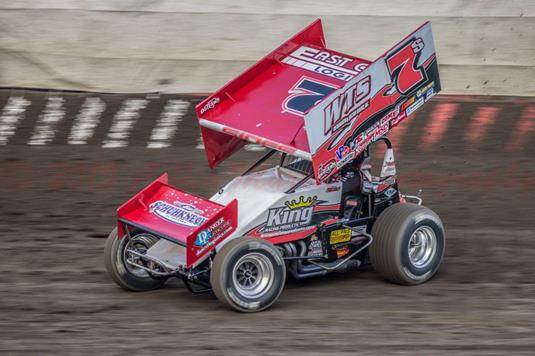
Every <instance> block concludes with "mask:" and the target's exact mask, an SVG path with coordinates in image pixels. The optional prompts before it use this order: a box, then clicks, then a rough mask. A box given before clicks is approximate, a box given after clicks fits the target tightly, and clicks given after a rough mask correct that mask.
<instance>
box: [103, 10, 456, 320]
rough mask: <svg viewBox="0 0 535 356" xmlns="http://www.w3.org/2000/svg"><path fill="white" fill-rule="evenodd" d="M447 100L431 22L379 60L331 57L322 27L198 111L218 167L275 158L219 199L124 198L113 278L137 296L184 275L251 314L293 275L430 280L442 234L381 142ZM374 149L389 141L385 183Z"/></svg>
mask: <svg viewBox="0 0 535 356" xmlns="http://www.w3.org/2000/svg"><path fill="white" fill-rule="evenodd" d="M439 91H440V80H439V75H438V64H437V59H436V54H435V48H434V43H433V36H432V32H431V24H430V23H425V24H423V25H422V26H421V27H420V28H418V29H417V30H416V31H414V32H413V33H411V34H410V35H409V36H407V37H406V38H404V39H403V40H402V41H401V42H399V43H398V44H396V45H395V46H394V47H393V48H392V49H390V50H388V51H387V52H386V53H385V54H384V55H382V56H380V57H379V58H378V59H376V60H375V61H373V62H370V61H368V60H365V59H361V58H358V57H354V56H350V55H347V54H343V53H340V52H336V51H333V50H330V49H327V48H325V39H324V36H323V29H322V25H321V21H320V20H316V21H315V22H313V23H312V24H311V25H309V26H308V27H307V28H305V29H304V30H302V31H301V32H299V33H298V34H297V35H295V36H294V37H292V38H291V39H289V40H288V41H286V42H284V43H283V44H282V45H281V46H280V47H278V48H277V49H275V50H274V51H273V52H271V53H270V54H268V55H267V56H266V57H264V58H263V59H261V60H260V61H259V62H257V63H256V64H254V65H253V66H252V67H250V68H249V69H248V70H246V71H245V72H244V73H242V74H241V75H240V76H238V77H237V78H235V79H234V80H232V81H231V82H229V83H228V84H226V85H225V86H224V87H223V88H221V89H220V90H218V91H217V92H216V93H214V94H213V95H211V96H210V97H208V98H207V99H205V100H204V101H203V102H201V103H200V104H199V105H198V106H197V107H196V111H197V115H198V117H199V124H200V127H201V133H202V138H203V141H204V146H205V150H206V156H207V159H208V164H209V166H210V167H214V166H216V165H218V164H219V163H221V162H222V161H224V160H225V159H227V158H229V157H230V156H231V155H232V154H234V153H235V152H237V151H238V150H239V149H240V148H242V147H243V146H244V145H245V144H246V143H249V142H253V143H255V144H258V145H262V146H265V147H267V148H269V149H270V151H269V152H268V153H267V154H266V155H265V156H264V157H263V158H261V159H260V160H259V161H258V162H256V163H255V164H254V165H253V166H252V167H251V168H250V169H248V170H247V171H246V172H244V173H243V174H242V175H241V176H239V177H236V178H234V179H233V180H231V181H230V182H229V183H228V184H227V185H226V186H224V187H223V188H221V189H220V190H219V191H218V192H217V193H216V194H215V195H214V196H212V197H211V198H210V199H205V198H201V197H197V196H195V195H192V194H189V193H186V192H184V191H181V190H179V189H177V188H174V187H171V186H170V185H168V182H167V175H166V174H164V175H163V176H161V177H160V178H158V179H157V180H155V181H154V182H152V183H151V184H150V185H148V186H147V187H146V188H144V189H143V190H142V191H140V192H139V193H138V194H136V195H135V196H134V197H132V198H131V199H130V200H128V201H127V202H126V203H124V204H123V205H122V206H121V207H120V208H119V209H118V210H117V218H118V221H117V228H116V229H115V230H114V231H113V232H112V233H111V234H110V236H109V238H108V240H107V243H106V249H105V258H106V267H107V270H108V272H109V274H110V275H111V277H112V278H113V279H114V280H115V282H117V284H119V285H120V286H121V287H123V288H125V289H128V290H134V291H143V290H151V289H155V288H159V287H161V286H162V285H163V284H164V283H165V281H166V279H168V278H170V277H179V278H182V279H183V281H184V284H185V285H186V287H187V288H188V289H189V290H190V291H192V292H197V293H198V292H206V291H211V290H213V292H214V293H215V295H216V296H217V298H218V299H219V300H220V301H222V302H223V303H225V304H227V305H229V306H230V307H232V308H234V309H236V310H239V311H244V312H253V311H260V310H264V309H266V308H268V307H269V306H271V305H272V304H273V303H274V302H275V301H276V300H277V298H278V297H279V295H280V294H281V292H282V289H283V287H284V284H285V280H286V276H287V274H290V275H291V276H293V277H294V278H308V277H315V276H323V275H326V274H328V273H331V272H340V271H345V270H348V269H353V268H359V267H360V266H363V265H366V264H369V263H371V264H372V265H373V267H374V268H375V270H376V271H377V272H378V273H379V274H380V275H382V276H383V277H384V278H386V279H387V280H389V281H391V282H394V283H399V284H404V285H414V284H420V283H423V282H425V281H427V280H428V279H429V278H431V277H432V276H433V275H434V274H435V272H436V271H437V269H438V268H439V265H440V263H441V260H442V256H443V253H444V246H445V234H444V228H443V225H442V222H441V220H440V218H439V217H438V216H437V215H436V214H435V213H434V212H432V211H431V210H429V209H428V208H425V207H423V206H421V205H420V204H421V199H420V198H418V197H409V196H404V195H402V194H400V192H399V189H398V185H397V178H396V167H395V162H394V155H393V149H392V145H391V143H390V141H389V140H388V139H387V138H386V135H387V134H388V132H389V130H390V129H392V128H393V127H395V126H396V125H398V124H399V123H400V122H401V121H402V120H404V119H406V118H407V117H408V116H409V115H410V114H411V113H412V112H414V111H415V110H416V109H418V108H419V107H420V106H422V105H423V104H424V103H425V102H426V101H428V100H429V99H430V98H431V97H432V96H434V95H435V94H436V93H438V92H439ZM372 144H373V145H379V144H385V145H386V150H385V156H384V160H383V164H382V167H381V170H380V173H379V175H378V176H375V175H373V174H372V170H371V168H372V167H371V164H370V162H371V154H370V147H371V146H372ZM274 156H276V157H278V159H277V160H276V162H274V163H273V164H272V165H271V166H270V168H267V169H262V170H260V169H259V168H260V166H261V165H263V166H264V168H265V165H266V163H268V162H270V161H274V160H275V157H274Z"/></svg>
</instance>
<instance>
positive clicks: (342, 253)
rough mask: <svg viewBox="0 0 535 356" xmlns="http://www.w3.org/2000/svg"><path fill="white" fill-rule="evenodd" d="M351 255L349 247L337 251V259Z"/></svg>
mask: <svg viewBox="0 0 535 356" xmlns="http://www.w3.org/2000/svg"><path fill="white" fill-rule="evenodd" d="M348 253H349V246H343V247H340V248H338V249H336V258H340V257H344V256H345V255H347V254H348Z"/></svg>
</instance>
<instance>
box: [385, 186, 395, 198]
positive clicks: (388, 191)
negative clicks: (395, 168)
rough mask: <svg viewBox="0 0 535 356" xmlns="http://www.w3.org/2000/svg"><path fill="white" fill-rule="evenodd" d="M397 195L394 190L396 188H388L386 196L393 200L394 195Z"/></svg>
mask: <svg viewBox="0 0 535 356" xmlns="http://www.w3.org/2000/svg"><path fill="white" fill-rule="evenodd" d="M396 193H397V190H396V189H394V188H388V189H387V190H386V191H385V195H386V196H387V197H389V198H391V197H392V196H393V195H394V194H396Z"/></svg>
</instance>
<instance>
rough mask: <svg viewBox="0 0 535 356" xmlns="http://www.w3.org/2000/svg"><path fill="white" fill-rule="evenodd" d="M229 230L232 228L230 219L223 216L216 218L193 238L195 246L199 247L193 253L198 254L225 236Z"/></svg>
mask: <svg viewBox="0 0 535 356" xmlns="http://www.w3.org/2000/svg"><path fill="white" fill-rule="evenodd" d="M230 230H232V224H231V222H230V220H227V219H225V218H223V217H221V218H219V219H217V220H216V221H215V222H214V223H213V224H211V225H210V226H208V228H206V229H204V230H202V231H201V232H199V233H198V234H197V238H196V239H195V246H197V247H201V249H199V250H197V251H196V252H195V254H196V255H197V256H199V255H200V254H202V253H203V252H204V251H206V250H207V249H209V248H210V247H211V246H213V245H214V244H215V243H216V242H217V241H219V240H221V239H222V238H223V237H225V236H226V235H227V234H228V233H229V232H230Z"/></svg>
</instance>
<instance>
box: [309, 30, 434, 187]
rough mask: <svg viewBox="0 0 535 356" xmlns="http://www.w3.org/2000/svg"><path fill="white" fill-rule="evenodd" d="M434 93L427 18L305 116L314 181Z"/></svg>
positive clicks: (431, 48) (358, 150)
mask: <svg viewBox="0 0 535 356" xmlns="http://www.w3.org/2000/svg"><path fill="white" fill-rule="evenodd" d="M439 91H440V79H439V75H438V65H437V61H436V54H435V47H434V43H433V35H432V31H431V24H430V23H429V22H427V23H425V24H424V25H422V26H421V27H420V28H419V29H418V30H416V31H415V32H413V33H412V34H411V35H409V36H408V37H406V38H405V39H404V40H402V41H401V42H400V43H398V44H397V45H396V46H394V47H393V48H392V49H390V50H389V51H388V52H386V53H385V54H384V55H383V56H381V57H379V58H378V59H377V60H376V61H374V62H373V63H372V64H371V65H369V66H368V67H367V68H366V69H365V70H364V71H363V72H361V73H360V74H359V75H357V76H356V77H355V78H353V79H352V80H350V81H349V82H347V84H346V85H345V86H344V87H342V88H340V89H338V90H336V91H335V92H333V93H332V94H330V95H329V96H328V97H327V98H326V99H325V100H323V101H322V102H321V103H319V104H318V105H317V106H315V107H314V108H313V109H312V110H311V111H310V112H309V113H308V114H307V115H306V116H305V127H306V131H307V136H308V142H309V145H310V150H311V153H312V163H313V166H314V173H315V176H316V179H317V181H318V182H323V181H326V180H327V179H328V178H329V177H331V176H332V175H333V174H335V173H336V172H338V171H339V170H340V168H341V167H343V166H344V165H345V164H346V163H347V162H349V161H351V160H352V159H353V158H354V157H356V156H357V155H359V154H360V153H361V152H362V151H364V149H366V147H367V146H368V145H369V144H370V143H372V142H373V141H375V140H376V139H377V138H379V137H381V136H383V135H385V134H386V133H387V132H388V131H389V130H390V129H391V128H392V127H395V126H397V125H398V124H399V123H400V122H401V121H402V120H404V119H405V118H406V117H407V116H408V115H410V114H411V113H412V112H414V111H415V110H416V109H418V108H419V107H420V106H421V105H423V104H424V102H426V101H427V100H429V99H430V98H431V97H432V96H433V95H435V94H436V93H438V92H439Z"/></svg>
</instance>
